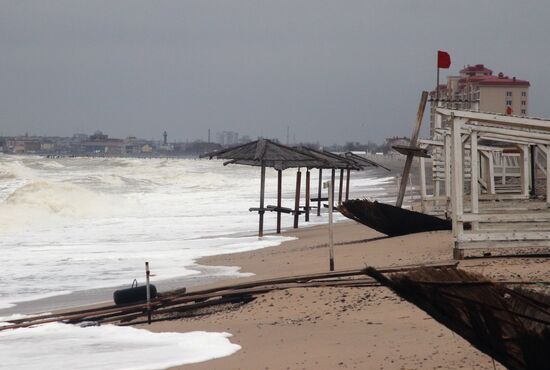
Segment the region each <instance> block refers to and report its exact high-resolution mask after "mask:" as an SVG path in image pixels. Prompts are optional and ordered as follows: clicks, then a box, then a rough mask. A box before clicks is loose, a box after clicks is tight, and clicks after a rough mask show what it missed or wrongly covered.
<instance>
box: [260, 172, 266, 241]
mask: <svg viewBox="0 0 550 370" xmlns="http://www.w3.org/2000/svg"><path fill="white" fill-rule="evenodd" d="M264 198H265V165H264V164H263V162H262V169H261V175H260V210H259V211H258V214H259V215H260V222H259V223H260V226H259V230H258V236H259V237H260V238H261V237H262V236H264Z"/></svg>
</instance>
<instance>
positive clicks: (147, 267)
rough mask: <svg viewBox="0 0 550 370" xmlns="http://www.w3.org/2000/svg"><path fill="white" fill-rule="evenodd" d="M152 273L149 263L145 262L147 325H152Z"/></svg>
mask: <svg viewBox="0 0 550 370" xmlns="http://www.w3.org/2000/svg"><path fill="white" fill-rule="evenodd" d="M150 275H151V272H150V271H149V262H145V290H146V296H147V323H148V324H149V325H151V284H150V282H149V277H150Z"/></svg>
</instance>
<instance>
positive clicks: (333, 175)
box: [330, 168, 336, 206]
mask: <svg viewBox="0 0 550 370" xmlns="http://www.w3.org/2000/svg"><path fill="white" fill-rule="evenodd" d="M335 180H336V170H335V169H334V168H333V169H332V172H331V173H330V181H332V187H331V188H330V191H331V195H332V201H333V202H334V184H335V183H336V181H335ZM333 206H334V204H333Z"/></svg>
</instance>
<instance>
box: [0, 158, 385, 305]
mask: <svg viewBox="0 0 550 370" xmlns="http://www.w3.org/2000/svg"><path fill="white" fill-rule="evenodd" d="M0 170H1V171H6V173H9V174H10V176H11V177H10V176H8V177H4V178H2V179H0V225H1V228H0V249H1V250H2V260H3V277H2V279H0V306H4V307H6V306H8V305H9V304H12V303H14V302H20V301H24V300H30V299H33V298H40V297H43V296H49V295H55V294H61V293H62V292H63V293H66V292H71V291H77V290H84V289H91V288H99V287H109V286H116V285H120V284H129V283H131V281H132V280H133V279H134V278H140V277H142V276H143V263H144V262H145V261H149V262H150V265H151V268H152V269H153V271H154V273H155V275H156V277H155V279H168V278H172V277H176V276H186V275H190V274H194V273H196V272H197V270H196V269H195V268H194V261H195V260H196V259H198V258H200V257H202V256H207V255H214V254H220V253H231V252H237V251H246V250H252V249H257V248H263V247H266V246H274V245H277V244H279V243H281V242H282V241H284V240H286V239H284V238H282V237H276V236H270V237H265V238H262V239H261V240H258V238H257V237H255V236H243V235H254V233H255V230H256V225H257V222H258V215H257V214H256V213H251V212H248V208H249V207H251V206H256V205H257V204H258V193H259V169H258V168H255V167H248V166H222V164H221V162H219V161H207V160H186V159H131V158H129V159H105V158H62V159H55V160H54V159H46V158H40V157H17V156H2V155H0ZM325 172H326V171H325ZM316 175H317V173H316V171H314V172H312V184H314V185H315V184H317V179H316ZM325 176H327V177H326V178H328V176H330V173H325ZM364 176H365V175H364V174H363V173H361V174H354V177H353V179H352V186H353V191H356V190H357V189H360V191H361V193H360V194H361V196H363V195H365V196H368V194H369V191H371V190H370V189H376V188H380V187H381V186H382V184H385V183H386V182H388V181H391V179H392V178H382V179H377V178H375V176H373V175H372V174H370V173H369V176H368V177H369V178H364ZM303 177H305V176H303ZM276 184H277V177H276V172H275V171H268V172H267V179H266V204H268V205H269V204H276V198H275V197H276ZM294 184H295V171H294V170H288V171H284V173H283V206H288V207H293V203H294ZM314 185H313V186H314ZM315 191H316V189H313V190H312V192H313V193H314V194H315ZM353 191H352V194H353ZM378 193H379V191H378V190H377V194H378ZM324 222H326V218H325V217H324V216H322V217H317V216H313V217H311V222H310V225H311V224H318V223H324ZM265 225H266V229H267V231H268V232H269V231H271V230H273V229H274V226H275V214H272V213H267V214H266V215H265ZM291 225H292V217H286V216H284V217H283V228H288V227H291ZM233 271H236V269H234V270H233Z"/></svg>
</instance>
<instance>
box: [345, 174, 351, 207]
mask: <svg viewBox="0 0 550 370" xmlns="http://www.w3.org/2000/svg"><path fill="white" fill-rule="evenodd" d="M350 176H351V169H349V168H348V169H347V170H346V201H348V200H349V179H350Z"/></svg>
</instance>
